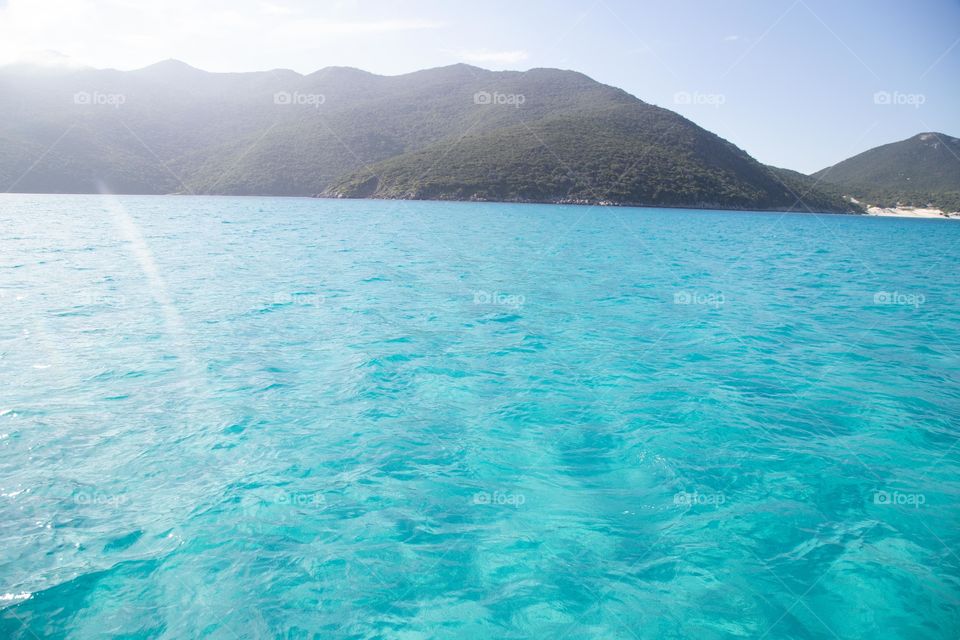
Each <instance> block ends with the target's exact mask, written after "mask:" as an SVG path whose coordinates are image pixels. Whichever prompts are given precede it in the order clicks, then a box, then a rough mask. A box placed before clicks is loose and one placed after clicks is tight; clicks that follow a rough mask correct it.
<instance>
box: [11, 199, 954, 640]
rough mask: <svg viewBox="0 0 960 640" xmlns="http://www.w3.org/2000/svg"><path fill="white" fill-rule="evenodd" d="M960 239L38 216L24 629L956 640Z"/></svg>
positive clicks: (340, 205) (18, 560)
mask: <svg viewBox="0 0 960 640" xmlns="http://www.w3.org/2000/svg"><path fill="white" fill-rule="evenodd" d="M958 242H960V223H957V222H952V221H938V220H895V219H874V218H870V219H867V218H849V217H842V216H818V217H812V216H803V215H789V214H788V215H781V214H777V213H770V214H765V213H731V212H711V211H681V210H657V209H646V210H644V209H612V208H588V207H554V206H540V205H500V204H466V203H426V202H366V201H322V200H309V199H269V198H263V199H260V198H194V197H118V198H106V197H100V196H14V195H5V196H3V197H0V296H2V297H0V372H2V386H0V598H2V599H0V637H2V638H34V637H41V638H47V637H50V638H66V637H69V638H107V637H123V638H154V637H162V638H195V637H210V638H254V637H257V638H260V637H280V638H380V637H382V638H529V637H537V638H571V639H573V638H642V639H646V638H687V637H689V638H698V639H700V640H703V639H710V638H731V637H742V638H834V637H839V638H880V637H883V638H955V637H957V636H958V630H960V613H958V611H960V609H958V600H960V557H958V553H960V546H958V542H960V526H958V525H960V522H958V497H960V473H958V471H960V447H957V431H958V418H960V386H958V381H960V355H958V354H960V335H958V331H957V329H958V327H960V307H958V294H960V281H958V280H960V268H958V267H960V255H958V251H957V247H958Z"/></svg>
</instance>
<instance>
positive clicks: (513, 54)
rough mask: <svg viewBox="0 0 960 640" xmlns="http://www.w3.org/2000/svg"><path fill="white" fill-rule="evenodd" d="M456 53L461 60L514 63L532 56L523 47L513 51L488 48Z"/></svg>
mask: <svg viewBox="0 0 960 640" xmlns="http://www.w3.org/2000/svg"><path fill="white" fill-rule="evenodd" d="M456 55H457V57H458V58H460V59H461V60H466V61H467V62H492V63H495V64H514V63H517V62H522V61H524V60H526V59H527V58H529V57H530V54H529V53H527V52H526V51H524V50H523V49H516V50H513V51H488V50H486V49H483V50H479V51H457V52H456Z"/></svg>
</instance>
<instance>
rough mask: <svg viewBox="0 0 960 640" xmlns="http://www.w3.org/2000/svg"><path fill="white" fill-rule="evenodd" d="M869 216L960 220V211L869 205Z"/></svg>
mask: <svg viewBox="0 0 960 640" xmlns="http://www.w3.org/2000/svg"><path fill="white" fill-rule="evenodd" d="M867 215H868V216H877V217H884V218H933V219H941V220H960V212H956V211H954V212H952V213H944V212H943V211H942V210H940V209H932V208H924V207H867Z"/></svg>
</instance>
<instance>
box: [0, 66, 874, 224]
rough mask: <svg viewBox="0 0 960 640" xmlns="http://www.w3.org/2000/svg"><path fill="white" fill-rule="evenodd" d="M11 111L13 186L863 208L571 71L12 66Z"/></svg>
mask: <svg viewBox="0 0 960 640" xmlns="http://www.w3.org/2000/svg"><path fill="white" fill-rule="evenodd" d="M0 109H3V110H4V112H6V113H9V114H10V117H9V118H7V119H5V121H3V122H0V183H5V184H10V185H12V186H11V187H9V188H8V189H7V190H23V191H34V192H36V191H51V192H97V191H98V190H99V189H100V188H101V186H100V185H106V188H108V189H110V190H111V191H114V192H116V193H197V194H202V193H209V194H228V195H229V194H234V195H320V194H324V195H330V196H338V197H347V196H355V195H358V194H366V192H365V190H364V189H365V188H366V187H363V185H364V184H366V185H367V187H369V185H370V175H369V174H370V172H371V171H372V170H373V171H374V173H376V171H381V172H382V173H383V176H380V175H379V174H377V175H378V177H377V185H376V188H374V189H373V190H372V192H371V193H369V194H366V195H371V196H376V197H432V198H439V199H495V200H507V201H521V200H522V201H545V202H553V201H560V202H567V201H571V202H572V201H576V202H585V201H587V202H601V201H611V202H615V203H618V204H638V205H651V206H656V205H667V206H694V207H696V206H711V207H721V208H767V209H796V210H822V211H837V212H854V211H856V210H857V208H856V207H855V206H854V205H852V204H850V203H847V202H845V201H843V200H842V199H841V198H839V197H836V196H834V195H831V194H825V193H822V192H819V191H816V190H815V189H814V191H813V192H811V193H810V194H808V195H807V197H805V198H804V199H802V201H801V202H797V198H796V197H795V196H794V194H792V193H791V190H790V189H789V188H787V187H786V186H785V185H784V184H783V181H782V180H781V179H780V174H777V173H776V172H775V171H773V170H771V169H769V168H767V167H765V166H764V165H762V164H760V163H759V162H757V161H756V160H755V159H753V158H752V157H750V156H749V154H747V153H746V152H745V151H743V150H742V149H739V148H738V147H736V146H735V145H733V144H732V143H730V142H728V141H726V140H724V139H723V138H720V137H719V136H716V135H715V134H713V133H711V132H709V131H707V130H705V129H703V128H701V127H699V126H698V125H696V124H695V123H693V122H692V121H690V120H688V119H686V118H683V117H682V116H680V115H679V114H676V113H674V112H672V111H670V110H668V109H664V108H662V107H658V106H656V105H651V104H649V103H646V102H644V101H643V100H641V99H640V98H637V97H635V96H632V95H630V94H629V93H627V92H626V91H623V90H622V89H619V88H617V87H612V86H609V85H605V84H602V83H599V82H597V81H595V80H593V79H591V78H589V77H588V76H586V75H584V74H582V73H579V72H576V71H568V70H562V69H550V68H534V69H529V70H527V71H488V70H485V69H481V68H480V67H474V66H472V65H466V64H457V65H448V66H445V67H436V68H432V69H423V70H419V71H413V72H410V73H406V74H400V75H394V76H380V75H376V74H372V73H369V72H366V71H363V70H360V69H355V68H352V67H336V66H332V67H324V68H323V69H318V70H317V71H315V72H313V73H310V74H307V75H302V74H298V73H297V72H294V71H290V70H282V69H277V70H271V71H260V72H250V73H239V74H231V73H210V72H206V71H203V70H200V69H196V68H195V67H192V66H190V65H188V64H186V63H183V62H181V61H178V60H166V61H161V62H159V63H157V64H154V65H150V66H148V67H144V68H142V69H139V70H135V71H117V70H90V69H85V70H78V71H66V72H62V73H58V74H56V76H46V75H43V76H30V75H23V74H22V73H10V72H9V71H7V70H6V69H5V68H0ZM44 149H48V150H50V152H48V153H47V154H46V155H43V150H44ZM38 157H39V158H40V159H39V160H37V158H38ZM30 167H33V168H32V169H31V170H28V169H29V168H30ZM374 168H375V169H374ZM423 173H427V174H432V177H430V179H429V180H427V181H426V182H424V181H422V180H421V174H423Z"/></svg>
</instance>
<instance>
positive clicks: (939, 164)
mask: <svg viewBox="0 0 960 640" xmlns="http://www.w3.org/2000/svg"><path fill="white" fill-rule="evenodd" d="M812 177H813V178H815V179H817V180H820V181H822V184H823V185H824V186H825V188H826V189H827V190H831V191H839V192H842V193H845V194H847V195H850V196H854V197H856V198H857V199H858V200H862V201H864V202H866V203H868V204H872V205H877V206H884V207H887V206H896V205H897V204H898V203H900V204H906V205H911V206H927V205H933V206H935V207H937V208H941V209H943V210H944V211H960V139H958V138H954V137H952V136H948V135H946V134H943V133H936V132H927V133H919V134H917V135H915V136H913V137H912V138H907V139H906V140H901V141H899V142H893V143H891V144H885V145H882V146H879V147H875V148H873V149H870V150H869V151H864V152H863V153H860V154H858V155H855V156H853V157H852V158H848V159H846V160H844V161H842V162H838V163H837V164H835V165H833V166H831V167H827V168H825V169H821V170H820V171H818V172H816V173H814V174H813V176H812Z"/></svg>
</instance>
